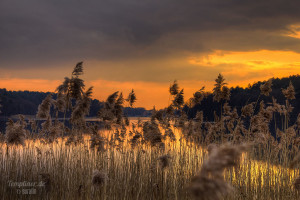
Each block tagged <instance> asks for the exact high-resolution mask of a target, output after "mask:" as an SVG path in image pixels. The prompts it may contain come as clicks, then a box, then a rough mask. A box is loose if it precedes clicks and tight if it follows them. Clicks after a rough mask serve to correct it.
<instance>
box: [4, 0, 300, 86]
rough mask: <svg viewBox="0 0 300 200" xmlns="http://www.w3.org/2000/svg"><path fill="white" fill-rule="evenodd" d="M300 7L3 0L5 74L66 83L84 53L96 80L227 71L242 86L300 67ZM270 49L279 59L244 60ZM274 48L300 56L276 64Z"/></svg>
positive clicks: (208, 1) (199, 77) (250, 2)
mask: <svg viewBox="0 0 300 200" xmlns="http://www.w3.org/2000/svg"><path fill="white" fill-rule="evenodd" d="M299 7H300V2H299V1H297V0H287V1H284V0H272V1H269V0H266V1H261V0H260V1H259V0H243V1H240V0H226V1H224V0H201V1H198V0H186V1H177V0H163V1H161V0H145V1H140V0H127V1H124V0H109V1H108V0H89V1H83V0H72V1H71V0H64V1H61V0H51V1H49V0H26V1H19V0H2V1H1V2H0V24H1V26H0V44H1V45H0V60H1V62H0V70H1V73H0V78H6V79H7V78H21V79H47V80H60V79H62V78H63V77H64V76H68V73H69V72H70V70H71V69H72V67H73V66H74V65H75V63H76V62H77V61H81V60H83V61H85V67H86V79H87V80H89V81H96V80H105V81H117V82H118V81H119V82H150V83H151V82H152V83H161V84H166V83H169V82H170V81H172V80H174V79H179V80H182V81H185V80H189V81H203V82H204V81H213V80H214V78H215V77H216V76H217V74H218V73H219V72H222V73H225V75H228V80H229V81H233V82H236V83H238V81H239V80H244V79H245V78H246V79H249V80H252V79H253V78H254V77H256V78H260V77H261V78H266V77H270V76H282V75H286V74H289V73H300V70H299V67H298V61H300V56H299V55H300V39H299V38H300V37H299V36H300V34H299V33H300V32H299V31H300V28H299V27H300V26H299V24H300V12H299ZM262 50H267V52H268V53H269V55H270V57H268V58H266V57H261V56H259V54H257V55H258V56H257V57H258V58H259V57H261V59H248V58H247V56H246V58H243V56H245V55H247V53H248V52H250V53H251V52H252V53H253V52H254V53H255V52H256V53H257V52H258V53H262V52H263V51H262ZM239 52H242V53H244V55H242V56H240V59H237V60H236V59H235V60H234V59H233V60H231V61H228V60H226V59H228V55H232V54H238V53H239ZM273 52H277V53H278V52H279V54H280V52H282V53H283V54H285V53H286V52H288V53H292V54H295V56H294V57H293V59H291V61H289V62H285V63H281V62H278V63H275V65H276V66H277V68H276V67H275V70H273V67H274V66H275V65H268V63H270V62H273V64H274V62H277V61H276V60H275V61H274V59H273V58H271V57H272V55H273V54H274V53H273ZM216 54H218V55H216ZM273 56H274V55H273ZM276 56H277V57H278V55H276ZM212 57H213V59H212V60H211V61H210V62H208V59H207V58H212ZM216 59H218V62H215V60H216ZM199 60H200V62H199ZM203 60H206V61H207V62H202V61H203ZM251 62H252V63H251ZM262 66H266V68H265V69H263V68H264V67H262ZM267 66H269V68H268V67H267ZM270 66H271V67H270ZM278 66H280V67H278ZM259 67H260V68H259ZM276 70H277V71H276ZM261 72H263V75H261Z"/></svg>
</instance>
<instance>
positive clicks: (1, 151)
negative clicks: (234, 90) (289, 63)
mask: <svg viewBox="0 0 300 200" xmlns="http://www.w3.org/2000/svg"><path fill="white" fill-rule="evenodd" d="M82 74H83V69H82V62H80V63H78V64H77V65H76V66H75V68H74V70H73V72H72V75H71V77H70V78H68V77H66V78H65V80H64V82H63V83H62V85H60V86H59V87H58V88H57V98H56V99H53V95H52V94H50V95H48V96H47V97H46V99H45V100H44V101H43V102H42V103H41V104H40V106H39V107H38V112H37V115H36V118H37V119H42V120H43V121H40V120H36V121H34V120H33V121H30V122H28V121H26V120H25V118H24V117H23V116H22V115H20V119H19V120H18V121H13V120H9V121H8V122H7V127H6V131H5V135H2V134H0V176H1V179H0V197H2V199H5V200H6V199H116V200H119V199H124V200H126V199H128V200H132V199H137V200H138V199H172V200H173V199H176V200H177V199H178V200H181V199H200V200H221V199H226V200H227V199H228V200H231V199H232V200H233V199H234V200H235V199H241V200H242V199H243V200H244V199H249V200H252V199H268V200H269V199H282V200H286V199H291V200H292V199H300V194H299V190H300V178H299V169H298V168H297V167H298V166H299V161H300V154H299V145H300V142H299V141H300V140H299V135H300V131H299V130H300V115H299V116H298V119H297V121H296V122H295V123H294V124H291V123H290V122H289V114H290V113H291V111H292V110H293V108H292V106H291V104H290V100H292V99H294V98H295V91H294V87H293V85H292V83H290V85H289V86H288V88H286V89H283V90H282V92H283V94H284V95H285V97H286V103H285V104H284V105H280V104H278V103H277V102H276V99H274V98H273V102H272V103H268V104H266V103H265V102H263V101H259V97H258V99H257V101H256V102H249V104H247V105H245V106H244V107H243V108H242V109H241V110H240V111H238V110H237V109H236V108H231V107H230V106H229V104H228V102H227V101H228V100H229V99H230V89H229V88H228V87H227V86H226V83H225V82H224V81H225V79H224V77H223V76H222V75H221V74H220V75H219V76H218V78H217V79H216V84H215V88H214V90H213V93H212V94H213V95H214V101H217V102H220V105H221V108H220V111H221V112H220V113H219V114H215V120H214V121H213V122H205V121H204V120H203V119H204V116H203V112H202V111H199V112H198V113H197V115H196V117H195V118H194V119H189V118H188V111H187V112H185V111H184V109H183V108H184V105H186V106H187V105H188V106H192V105H194V104H199V103H201V101H202V100H203V99H204V98H206V97H207V95H208V93H207V92H205V91H204V88H202V89H200V90H199V91H197V92H196V93H195V94H194V97H193V98H191V99H190V100H189V101H188V102H186V103H185V101H184V97H183V94H184V92H183V91H184V90H183V89H180V88H179V86H178V83H177V82H176V81H175V82H174V83H173V84H172V85H171V86H170V103H169V106H168V107H167V108H165V109H162V110H156V109H155V108H154V109H153V111H152V116H151V118H149V119H146V120H145V119H144V120H139V119H138V120H130V119H128V117H127V116H125V115H124V113H123V109H124V106H125V105H124V104H125V103H127V104H128V106H130V107H132V106H133V105H134V103H135V101H136V100H137V98H136V96H135V93H134V90H132V91H131V92H130V93H129V95H128V97H127V98H124V97H123V94H122V93H119V92H115V93H113V94H111V95H110V96H109V97H108V98H107V100H106V102H105V103H104V105H103V107H101V109H100V110H99V113H98V120H96V121H95V122H94V123H87V122H86V120H85V117H86V116H87V115H88V113H89V108H90V100H91V99H90V98H91V94H92V87H90V88H89V89H87V90H86V91H85V86H84V81H83V80H82V79H80V76H81V75H82ZM271 86H272V80H269V81H267V82H265V83H263V84H262V85H261V87H260V90H261V95H266V96H268V95H270V92H271V91H272V89H271ZM68 111H71V117H70V120H69V124H70V127H67V126H66V125H65V123H64V122H65V121H66V119H65V117H64V120H63V121H59V120H58V115H59V113H63V114H64V116H66V113H67V112H68ZM53 113H55V114H53ZM276 114H277V115H280V116H281V117H282V119H283V120H282V121H283V122H284V123H283V126H282V128H281V129H278V128H277V130H276V133H275V134H274V133H271V131H270V127H269V126H270V121H271V120H272V118H273V117H275V116H276ZM98 121H99V123H98ZM99 126H102V128H101V129H100V128H99ZM29 127H30V129H29Z"/></svg>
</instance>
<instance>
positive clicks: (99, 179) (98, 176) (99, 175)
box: [92, 170, 108, 186]
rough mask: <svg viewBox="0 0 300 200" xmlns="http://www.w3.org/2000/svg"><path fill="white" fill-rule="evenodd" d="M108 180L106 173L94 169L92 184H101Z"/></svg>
mask: <svg viewBox="0 0 300 200" xmlns="http://www.w3.org/2000/svg"><path fill="white" fill-rule="evenodd" d="M107 180H108V176H107V173H105V172H104V171H99V170H94V171H93V176H92V185H93V186H102V185H104V184H106V181H107Z"/></svg>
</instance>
